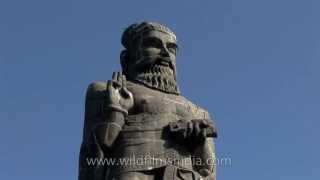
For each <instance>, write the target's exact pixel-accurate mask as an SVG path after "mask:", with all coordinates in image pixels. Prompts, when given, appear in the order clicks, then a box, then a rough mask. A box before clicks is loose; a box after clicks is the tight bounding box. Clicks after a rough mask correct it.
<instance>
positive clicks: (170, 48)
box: [129, 31, 178, 74]
mask: <svg viewBox="0 0 320 180" xmlns="http://www.w3.org/2000/svg"><path fill="white" fill-rule="evenodd" d="M177 48H178V46H177V44H176V41H175V39H174V38H173V37H172V36H171V35H169V34H167V33H163V32H160V31H148V32H146V34H143V35H142V38H138V39H137V41H136V43H135V49H134V52H131V53H132V54H131V55H132V56H131V61H132V60H133V61H132V63H130V65H129V69H131V70H133V71H136V72H141V71H144V70H145V69H147V68H149V67H150V66H152V65H154V64H157V65H160V66H164V67H169V68H170V69H171V70H172V71H173V74H175V72H176V53H177Z"/></svg>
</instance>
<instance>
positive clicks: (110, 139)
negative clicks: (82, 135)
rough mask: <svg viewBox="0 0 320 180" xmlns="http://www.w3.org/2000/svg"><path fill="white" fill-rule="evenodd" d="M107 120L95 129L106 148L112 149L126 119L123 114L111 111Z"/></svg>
mask: <svg viewBox="0 0 320 180" xmlns="http://www.w3.org/2000/svg"><path fill="white" fill-rule="evenodd" d="M105 118H106V119H105V121H104V122H105V123H102V124H99V125H97V127H96V128H95V134H96V136H97V138H98V140H99V142H100V143H101V144H102V145H103V146H104V147H105V148H112V145H113V144H114V141H115V140H116V139H117V137H118V135H119V133H120V131H121V129H122V126H123V125H124V123H125V117H124V114H123V113H121V112H118V111H110V112H109V113H107V115H106V117H105Z"/></svg>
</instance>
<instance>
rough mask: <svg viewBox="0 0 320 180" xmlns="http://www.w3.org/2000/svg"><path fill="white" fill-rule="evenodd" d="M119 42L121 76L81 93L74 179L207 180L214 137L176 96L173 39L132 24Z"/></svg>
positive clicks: (197, 110)
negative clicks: (82, 106) (80, 128)
mask: <svg viewBox="0 0 320 180" xmlns="http://www.w3.org/2000/svg"><path fill="white" fill-rule="evenodd" d="M122 44H123V46H124V47H125V50H123V51H122V52H121V55H120V60H121V66H122V72H114V73H113V76H112V79H111V80H109V81H107V82H94V83H92V84H90V85H89V87H88V90H87V94H86V105H85V122H84V133H83V142H82V145H81V150H80V160H79V180H109V179H110V180H113V179H115V180H160V179H162V180H178V179H179V180H180V179H181V180H182V179H183V180H196V179H210V180H215V179H216V178H215V177H216V174H215V171H216V166H215V164H214V160H215V149H214V144H213V138H215V137H217V131H216V128H215V126H214V124H213V121H212V120H211V119H210V116H209V114H208V112H207V111H206V110H204V109H202V108H201V107H199V106H197V105H195V104H193V103H192V102H190V101H189V100H187V99H186V98H185V97H183V96H181V95H180V90H179V87H178V84H177V78H176V75H177V70H176V54H177V50H178V45H177V41H176V36H175V34H174V33H173V32H172V31H171V30H170V29H169V28H168V27H165V26H163V25H161V24H158V23H154V22H142V23H136V24H133V25H131V26H129V27H128V28H127V29H126V30H125V31H124V33H123V35H122ZM90 160H91V164H90ZM138 160H140V162H139V161H138ZM141 160H142V161H141ZM93 161H94V162H95V164H94V163H93ZM110 162H111V163H110Z"/></svg>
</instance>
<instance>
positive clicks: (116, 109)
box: [106, 104, 128, 116]
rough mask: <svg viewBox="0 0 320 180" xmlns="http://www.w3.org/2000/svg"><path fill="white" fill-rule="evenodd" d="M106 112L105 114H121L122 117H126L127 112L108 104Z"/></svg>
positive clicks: (117, 106) (118, 106)
mask: <svg viewBox="0 0 320 180" xmlns="http://www.w3.org/2000/svg"><path fill="white" fill-rule="evenodd" d="M106 111H107V112H120V113H122V114H123V115H124V116H127V115H128V110H126V109H124V108H122V107H121V106H120V105H114V104H110V105H108V106H107V107H106Z"/></svg>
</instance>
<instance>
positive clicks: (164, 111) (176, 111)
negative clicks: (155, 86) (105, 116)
mask: <svg viewBox="0 0 320 180" xmlns="http://www.w3.org/2000/svg"><path fill="white" fill-rule="evenodd" d="M129 90H130V91H131V92H132V94H133V96H134V107H133V109H132V110H131V111H130V112H129V115H140V116H141V114H146V115H147V116H148V115H152V116H156V117H160V118H162V117H166V116H170V117H171V118H172V117H176V118H174V119H177V120H179V119H186V120H189V119H197V118H198V119H200V118H204V112H203V110H202V109H201V108H200V107H198V106H196V105H195V104H193V103H191V102H190V101H188V100H186V99H185V98H184V97H182V96H179V95H173V94H167V93H163V92H160V91H156V90H152V89H150V88H146V87H141V86H138V87H137V86H136V87H135V88H132V89H129Z"/></svg>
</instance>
